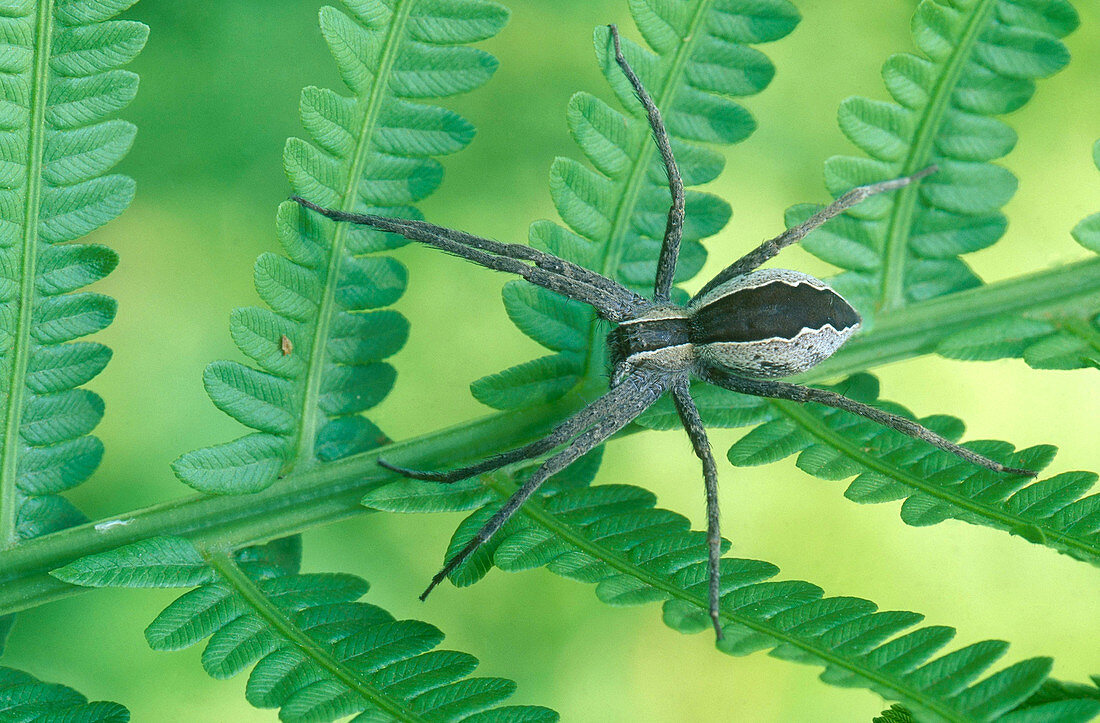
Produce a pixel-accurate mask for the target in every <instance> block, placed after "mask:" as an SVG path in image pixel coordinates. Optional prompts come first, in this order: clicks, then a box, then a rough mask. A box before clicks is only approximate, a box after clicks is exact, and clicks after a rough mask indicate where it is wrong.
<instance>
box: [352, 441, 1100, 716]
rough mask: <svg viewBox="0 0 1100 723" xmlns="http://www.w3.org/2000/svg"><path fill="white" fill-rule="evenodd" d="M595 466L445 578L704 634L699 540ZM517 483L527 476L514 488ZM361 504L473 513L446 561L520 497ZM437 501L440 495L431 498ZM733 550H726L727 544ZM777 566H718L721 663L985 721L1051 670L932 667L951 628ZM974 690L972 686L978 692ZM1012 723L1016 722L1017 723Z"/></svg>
mask: <svg viewBox="0 0 1100 723" xmlns="http://www.w3.org/2000/svg"><path fill="white" fill-rule="evenodd" d="M597 463H598V460H591V461H590V464H588V465H586V466H585V468H584V469H582V470H568V471H569V472H570V474H569V475H567V476H564V477H563V476H561V475H559V476H558V477H557V478H554V479H553V480H551V482H549V483H547V485H545V486H544V488H543V490H540V493H539V495H538V498H537V500H533V501H529V502H528V503H527V504H526V505H525V506H524V507H523V508H521V511H520V513H518V514H517V515H516V516H515V517H513V518H512V520H510V521H509V523H508V524H507V525H506V526H505V527H504V528H503V529H502V530H501V531H500V532H499V533H498V534H497V535H496V536H495V537H494V538H493V539H492V540H490V541H489V542H488V543H486V544H485V545H484V546H483V547H482V548H481V549H480V550H479V551H478V552H477V553H475V555H473V556H471V558H470V559H469V560H467V561H466V563H464V564H463V565H462V566H460V567H459V568H458V569H457V570H456V571H455V574H454V575H453V576H452V581H453V582H455V584H457V585H468V584H472V583H473V582H476V581H477V580H479V579H480V578H481V577H483V576H484V575H485V574H486V573H487V572H488V570H489V569H490V568H491V567H492V566H493V565H495V566H497V567H499V568H501V569H504V570H508V571H519V570H525V569H529V568H534V567H546V568H547V569H549V570H550V571H551V572H554V573H555V574H557V575H561V576H563V577H567V578H570V579H573V580H578V581H580V582H585V583H589V584H594V585H595V586H596V595H597V596H598V597H599V598H600V599H601V600H602V601H604V602H606V603H608V604H610V605H639V604H643V603H650V602H661V603H662V604H663V618H664V621H665V623H666V624H667V625H668V626H669V627H671V628H673V629H675V630H678V631H680V632H683V633H698V632H701V631H704V630H709V628H710V623H709V618H708V615H707V584H708V574H707V563H706V545H705V542H704V540H705V533H703V532H696V531H692V530H690V526H689V523H688V520H687V519H686V518H684V517H682V516H681V515H678V514H676V513H675V512H671V511H669V510H664V509H661V508H658V507H656V506H655V502H656V500H655V498H654V496H653V494H652V493H650V492H649V491H647V490H644V489H641V488H638V487H633V486H630V485H599V486H595V487H589V486H587V483H588V482H589V481H590V479H591V476H592V475H593V474H594V473H595V468H596V466H597ZM519 482H520V483H521V482H522V479H521V480H519ZM393 485H394V486H397V488H398V489H396V490H391V489H389V486H384V487H381V488H379V489H378V490H376V491H374V492H372V493H370V494H368V495H367V496H366V498H365V499H364V504H366V505H367V506H369V507H375V508H379V509H386V510H395V511H403V510H405V509H410V505H409V501H410V500H415V502H414V503H413V505H412V508H420V509H436V510H442V509H470V508H471V507H476V509H475V511H474V512H473V514H471V515H470V516H469V517H467V518H466V519H465V520H464V521H463V522H462V523H461V524H460V525H459V527H458V529H457V530H456V532H455V535H454V537H453V538H452V540H451V544H450V547H449V549H448V551H447V557H450V556H451V555H453V554H455V553H456V552H457V551H458V550H459V549H461V548H462V547H463V546H464V545H465V544H466V543H467V542H468V541H469V540H470V539H471V538H472V536H473V535H474V533H475V532H476V531H477V529H478V528H479V527H480V525H481V524H482V522H484V520H485V519H486V518H487V516H489V515H491V514H493V513H494V512H495V511H496V510H497V509H498V508H499V506H500V505H501V504H502V503H503V501H504V500H505V499H507V498H508V497H509V496H510V495H511V493H512V492H513V491H514V490H515V489H516V486H517V482H516V481H513V480H512V479H510V478H509V477H508V476H506V475H492V476H490V477H489V478H487V482H486V484H485V486H483V487H482V490H483V492H482V494H484V497H482V498H480V499H473V498H472V497H470V498H466V499H461V500H456V499H455V498H454V497H453V496H452V495H453V493H452V492H450V491H448V490H440V489H439V488H440V485H433V484H432V483H428V482H416V481H410V480H399V481H397V482H395V483H393ZM433 494H434V495H435V497H434V498H433V497H432V496H433ZM726 547H727V548H728V543H726ZM778 573H779V570H778V568H776V567H775V566H774V565H771V564H769V563H766V562H761V561H758V560H746V559H737V558H724V559H723V562H722V585H723V595H722V608H721V616H722V621H723V632H724V633H725V639H724V640H722V641H719V643H718V647H719V649H721V650H722V651H723V652H726V653H728V654H730V655H746V654H749V653H752V652H756V651H759V650H768V651H770V652H771V654H772V655H773V656H775V657H779V658H782V659H784V660H791V661H795V662H801V663H813V664H817V665H823V666H824V667H825V670H824V672H823V673H822V675H821V678H822V680H824V681H825V682H827V683H830V684H833V685H839V686H845V687H852V686H859V687H865V688H869V689H871V690H873V691H875V692H877V693H879V694H881V695H883V696H884V697H886V698H888V699H892V700H900V701H902V702H904V703H905V704H906V705H907V706H909V707H910V708H911V709H912V710H914V711H918V712H919V714H920V715H921V716H922V718H921V719H922V720H925V719H927V720H934V721H941V720H944V721H972V720H993V719H996V718H997V716H999V715H1001V714H1004V713H1007V712H1008V711H1010V710H1012V709H1013V708H1014V707H1016V706H1017V705H1019V704H1021V703H1022V702H1024V701H1026V700H1027V699H1028V698H1029V697H1030V696H1032V695H1033V694H1034V693H1035V692H1036V691H1037V690H1039V689H1040V686H1041V685H1042V684H1043V682H1044V680H1045V679H1046V676H1047V673H1048V672H1049V669H1050V661H1049V659H1045V658H1032V659H1029V660H1024V661H1021V662H1019V663H1016V664H1014V665H1011V666H1008V667H1006V668H1003V669H1001V670H999V671H997V672H994V673H992V674H989V675H987V676H986V677H985V678H982V679H981V680H978V679H979V677H981V676H982V675H983V674H985V673H986V672H987V671H988V670H989V668H990V666H992V665H993V663H994V662H995V661H996V660H997V659H998V658H1000V657H1001V656H1002V655H1003V654H1004V652H1005V650H1006V648H1007V644H1006V643H1003V642H1000V641H985V642H981V643H976V644H974V645H970V646H966V647H963V648H960V649H958V650H954V651H952V652H950V653H946V654H943V655H940V657H937V658H933V656H934V655H936V654H937V653H939V652H940V651H941V650H942V649H943V648H944V647H945V646H946V645H947V643H948V642H949V641H950V640H951V638H952V637H953V636H954V634H955V631H954V629H952V628H949V627H944V626H928V627H922V628H916V629H912V628H913V626H915V625H916V624H917V623H919V622H920V620H921V617H922V616H920V615H918V614H916V613H911V612H880V611H878V610H877V607H876V606H875V604H874V603H872V602H870V601H867V600H862V599H859V598H849V597H834V598H827V597H823V592H822V590H821V589H820V588H819V587H817V586H815V585H812V584H810V583H807V582H801V581H778V582H777V581H773V580H772V578H773V577H775V576H776V575H777V574H778ZM975 681H976V682H975ZM1075 698H1082V700H1078V701H1076V702H1075V703H1074V706H1075V707H1074V708H1073V709H1072V710H1073V711H1074V712H1075V713H1074V715H1067V716H1066V717H1064V718H1058V720H1065V721H1083V720H1088V719H1089V718H1091V717H1092V716H1094V715H1096V714H1097V713H1100V700H1089V699H1087V697H1086V696H1075ZM1021 720H1023V719H1022V718H1021Z"/></svg>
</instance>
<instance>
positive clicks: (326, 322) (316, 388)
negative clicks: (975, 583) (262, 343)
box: [294, 0, 416, 465]
mask: <svg viewBox="0 0 1100 723" xmlns="http://www.w3.org/2000/svg"><path fill="white" fill-rule="evenodd" d="M415 2H416V0H397V7H396V9H395V10H394V11H393V15H392V16H391V17H390V25H389V28H388V30H387V31H386V40H385V42H384V43H383V45H382V52H381V53H380V54H379V59H378V68H377V70H376V71H375V73H374V79H373V83H372V85H371V90H370V94H369V95H368V96H367V107H366V110H365V111H364V113H363V125H362V127H361V128H360V130H359V137H358V138H357V139H356V141H355V151H354V153H353V156H352V163H351V168H350V169H349V171H348V178H347V185H346V186H345V187H344V194H343V197H342V198H341V201H340V205H339V209H340V210H342V211H348V212H351V211H355V200H356V196H357V194H358V188H359V183H360V181H361V180H362V178H361V176H362V175H363V167H364V165H365V164H366V161H367V152H368V151H369V150H370V140H371V138H372V136H373V134H374V129H375V125H376V124H377V122H378V116H379V113H381V110H382V102H383V100H384V99H385V97H386V95H387V91H388V90H389V73H390V69H391V68H392V67H393V63H394V60H395V59H396V57H397V50H398V48H399V47H400V45H401V37H400V35H401V32H402V30H403V29H404V27H405V22H406V21H407V20H408V18H409V13H410V12H411V9H412V6H413V5H414V4H415ZM335 226H336V230H335V232H334V233H333V237H332V249H331V252H330V253H331V255H330V256H329V265H328V275H327V276H326V277H325V280H326V283H325V292H324V295H323V296H322V297H321V303H320V305H319V306H318V309H317V324H316V326H315V327H314V330H313V340H312V345H313V346H312V347H311V349H312V353H311V354H310V359H309V367H308V368H307V370H306V388H305V393H304V394H303V395H302V408H301V414H300V418H301V424H300V426H299V431H298V443H297V445H296V450H295V452H296V453H295V457H294V460H295V462H294V463H295V465H298V464H301V463H303V462H304V463H306V464H307V465H308V464H316V463H317V459H316V456H315V454H314V448H315V446H316V439H317V431H318V427H319V424H320V416H321V412H320V409H319V408H318V400H319V399H320V396H321V382H322V380H323V377H324V368H325V359H326V358H327V346H328V344H327V342H328V338H329V331H330V329H331V328H332V317H333V315H334V306H335V303H336V302H335V300H336V287H337V284H338V282H339V279H340V271H341V264H342V262H343V259H344V245H345V244H346V242H347V237H348V234H349V233H351V231H350V228H351V225H350V224H346V223H338V224H335Z"/></svg>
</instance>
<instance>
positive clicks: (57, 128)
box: [0, 0, 148, 547]
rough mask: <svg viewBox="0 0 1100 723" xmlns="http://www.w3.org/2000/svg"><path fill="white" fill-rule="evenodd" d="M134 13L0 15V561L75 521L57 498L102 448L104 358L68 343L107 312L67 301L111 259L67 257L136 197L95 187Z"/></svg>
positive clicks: (112, 181)
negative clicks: (126, 17)
mask: <svg viewBox="0 0 1100 723" xmlns="http://www.w3.org/2000/svg"><path fill="white" fill-rule="evenodd" d="M133 2H134V0H112V1H111V2H102V1H95V0H74V1H73V2H66V3H54V2H47V1H46V0H40V1H39V2H34V1H33V0H20V1H19V2H14V3H7V4H6V7H5V8H4V9H3V10H2V11H0V37H2V38H3V40H2V41H0V57H3V62H2V63H0V81H2V82H0V215H2V217H3V220H0V257H2V264H3V267H4V269H5V272H4V275H3V282H2V291H0V305H2V307H3V323H2V333H0V402H2V409H3V417H2V418H0V427H2V428H3V447H2V449H0V459H2V464H0V547H7V546H11V545H14V544H15V543H17V542H18V541H19V540H21V539H26V538H30V537H35V536H38V535H42V534H45V533H48V532H52V531H54V530H58V529H61V528H64V527H69V526H71V525H73V524H77V523H79V522H83V521H84V519H85V518H84V516H83V515H82V514H81V513H80V512H79V511H78V510H77V509H76V508H75V507H73V505H72V504H71V503H69V502H68V501H67V500H65V498H63V497H61V496H60V494H59V493H60V492H64V491H65V490H67V489H70V488H72V487H75V486H76V485H78V484H80V483H81V482H83V481H84V480H86V479H87V478H88V477H89V476H90V475H91V474H92V472H93V471H94V470H95V468H96V467H97V466H98V465H99V461H100V458H101V457H102V455H103V445H102V444H101V443H100V441H99V440H98V439H96V438H95V437H92V436H90V434H89V433H90V432H91V431H92V429H93V428H94V427H95V426H96V424H98V423H99V420H100V418H101V417H102V416H103V400H101V399H100V398H99V397H98V396H97V395H96V394H94V393H93V392H90V391H88V390H87V389H82V388H80V387H81V385H83V384H85V383H87V382H88V381H89V380H91V379H92V377H94V376H95V375H96V374H98V373H99V372H100V371H102V369H103V368H104V367H105V366H106V364H107V361H108V360H109V359H110V358H111V351H110V349H108V348H107V347H105V346H103V345H102V344H98V343H95V342H75V341H74V340H75V339H78V338H80V337H82V336H86V335H88V334H92V333H94V332H96V331H100V330H101V329H103V328H104V327H106V326H107V325H108V324H110V323H111V321H112V319H113V318H114V314H115V301H114V299H111V298H109V297H106V296H103V295H101V294H95V293H88V292H81V293H73V292H76V291H77V290H78V289H80V288H81V287H84V286H86V285H88V284H90V283H92V282H93V281H97V280H98V279H101V278H103V277H104V276H106V275H107V274H109V273H110V272H111V271H112V270H113V269H114V268H115V266H116V265H117V263H118V257H117V256H116V254H115V252H114V251H112V250H111V249H109V248H106V247H104V246H100V245H96V244H78V243H70V242H72V241H74V240H76V239H78V238H80V237H81V236H84V235H86V234H88V233H90V232H91V231H93V230H95V229H96V228H99V227H100V226H102V225H104V224H105V223H107V222H108V221H110V220H112V219H113V218H115V217H116V216H118V215H119V214H120V213H122V211H123V210H124V209H125V208H126V207H127V206H128V205H129V203H130V201H131V200H132V199H133V196H134V182H133V181H132V180H131V179H129V178H127V177H126V176H120V175H106V174H107V172H108V171H109V170H110V169H111V167H113V166H114V165H115V164H116V163H118V162H119V160H121V158H122V157H123V156H124V155H125V154H126V152H127V151H128V150H129V149H130V145H131V143H132V142H133V139H134V133H135V129H134V126H133V125H131V124H129V123H126V122H125V121H120V120H105V118H107V117H108V116H110V115H112V114H114V113H115V112H117V111H118V110H120V109H122V108H123V107H125V106H126V105H127V104H128V103H129V102H130V101H131V100H132V99H133V97H134V94H135V93H136V91H137V83H138V79H137V76H136V75H134V74H133V73H130V72H127V71H125V70H120V69H119V68H120V66H123V65H125V64H127V63H128V62H130V61H131V60H133V58H134V57H135V56H136V55H137V54H138V53H139V52H140V51H141V49H142V47H143V46H144V45H145V39H146V37H147V35H148V28H146V27H145V26H144V25H142V24H141V23H136V22H131V21H119V20H111V18H112V17H113V16H114V15H116V14H117V13H119V12H122V11H123V10H124V9H126V8H127V7H129V6H130V5H132V4H133Z"/></svg>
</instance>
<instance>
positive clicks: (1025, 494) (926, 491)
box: [638, 374, 1100, 565]
mask: <svg viewBox="0 0 1100 723" xmlns="http://www.w3.org/2000/svg"><path fill="white" fill-rule="evenodd" d="M830 388H831V389H833V390H834V391H837V392H839V393H841V394H844V395H845V396H848V397H851V398H853V399H857V400H859V401H862V402H865V403H867V404H872V405H874V406H879V407H882V408H884V409H887V410H889V411H891V412H893V413H895V414H902V415H904V416H907V417H909V418H913V417H912V414H911V413H910V412H909V411H908V410H906V409H905V408H904V407H901V406H900V405H897V404H893V403H889V402H885V401H883V400H880V399H879V397H878V380H877V379H876V378H875V377H874V376H872V375H871V374H857V375H854V376H852V377H849V378H848V379H847V380H845V381H843V382H841V383H839V384H837V385H835V386H833V387H830ZM692 393H693V395H695V397H696V398H697V399H698V405H699V409H700V412H701V413H702V414H703V415H704V416H703V418H704V419H705V420H706V421H707V424H708V425H709V426H717V427H743V426H748V425H758V426H756V427H755V428H754V429H752V430H751V431H749V432H748V434H746V435H745V436H744V437H742V438H741V439H740V440H738V441H737V442H736V443H735V444H734V445H733V446H732V447H731V448H730V450H729V453H728V454H727V456H728V458H729V461H730V462H731V463H732V464H734V465H736V466H740V467H744V466H754V465H761V464H768V463H771V462H775V461H778V460H780V459H784V458H786V457H789V456H791V455H793V454H797V455H798V461H797V465H798V467H799V468H800V469H802V470H803V471H805V472H808V473H809V474H812V475H814V476H815V477H818V478H820V479H827V480H843V479H848V478H851V477H855V479H854V480H852V482H851V484H849V485H848V489H847V490H846V491H845V493H844V495H845V497H847V498H848V499H850V500H852V501H854V502H859V503H877V502H894V501H898V500H904V503H903V504H902V506H901V518H902V520H903V521H904V522H905V523H906V524H910V525H914V526H925V525H933V524H936V523H938V522H942V521H944V520H946V519H957V520H963V521H965V522H969V523H972V524H977V525H984V526H988V527H994V528H996V529H1000V530H1005V531H1007V532H1010V533H1011V534H1014V535H1019V536H1021V537H1024V538H1025V539H1027V540H1030V541H1031V542H1034V543H1037V544H1041V545H1046V546H1047V547H1051V548H1053V549H1055V550H1058V551H1059V552H1063V553H1065V554H1067V555H1070V556H1072V557H1075V558H1077V559H1079V560H1085V561H1087V562H1090V563H1092V564H1094V565H1100V493H1093V494H1091V495H1087V496H1084V495H1085V494H1086V493H1087V492H1088V491H1089V490H1090V489H1092V487H1093V486H1094V484H1095V482H1096V479H1097V475H1096V473H1094V472H1065V473H1062V474H1058V475H1055V476H1053V477H1049V478H1047V479H1042V480H1030V479H1026V478H1022V477H1015V476H1008V475H1004V474H998V473H996V472H991V471H989V470H985V469H981V468H978V467H975V466H974V465H972V464H968V463H967V462H964V461H962V460H960V459H958V458H957V457H954V456H953V455H950V454H947V453H946V452H942V451H940V450H938V449H936V448H934V447H932V446H930V445H928V444H927V443H925V442H922V441H920V440H916V439H913V438H911V437H907V436H905V435H903V434H900V433H898V432H895V431H893V430H891V429H887V428H885V427H883V426H881V425H878V424H875V423H874V422H871V421H870V420H867V419H864V418H863V417H858V416H856V415H853V414H849V413H847V412H843V411H840V410H837V409H832V408H828V407H822V406H820V405H816V404H795V403H791V402H777V401H773V400H766V399H761V398H760V397H751V396H745V395H741V394H736V393H734V392H729V391H726V390H724V389H717V388H715V387H711V386H699V387H697V388H695V389H693V392H692ZM919 421H920V423H921V424H923V425H925V426H926V427H928V428H930V429H932V430H934V431H936V432H938V433H939V434H941V435H942V436H944V437H947V438H948V439H950V440H952V441H958V440H959V438H960V437H961V436H962V433H963V429H964V425H963V423H962V421H961V420H959V419H957V418H955V417H952V416H948V415H934V416H930V417H925V418H923V419H921V420H919ZM638 422H639V423H640V424H642V425H643V426H646V427H649V428H653V429H673V428H675V427H678V426H679V420H678V418H677V417H676V411H675V409H674V408H673V407H672V404H671V403H670V402H669V401H668V400H661V401H660V402H658V404H656V405H654V407H653V408H652V409H651V410H650V411H649V412H647V413H646V414H645V415H643V416H642V417H640V418H639V419H638ZM964 446H966V447H968V448H971V449H974V450H975V451H977V452H980V453H981V454H984V455H986V456H989V457H992V458H993V459H996V460H998V461H1001V462H1004V463H1006V464H1010V465H1012V466H1016V467H1023V468H1025V469H1032V470H1037V471H1038V470H1041V469H1043V468H1044V467H1046V466H1047V465H1048V464H1050V461H1051V459H1052V458H1053V457H1054V452H1055V448H1054V447H1052V446H1050V445H1038V446H1036V447H1029V448H1027V449H1021V450H1014V449H1013V447H1012V445H1011V444H1009V443H1008V442H1000V441H993V440H983V441H974V442H968V443H966V444H965V445H964Z"/></svg>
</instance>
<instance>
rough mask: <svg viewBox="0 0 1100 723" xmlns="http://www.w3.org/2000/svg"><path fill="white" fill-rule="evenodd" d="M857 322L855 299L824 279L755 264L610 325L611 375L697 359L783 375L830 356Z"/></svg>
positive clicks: (678, 366) (685, 365)
mask: <svg viewBox="0 0 1100 723" xmlns="http://www.w3.org/2000/svg"><path fill="white" fill-rule="evenodd" d="M859 325H860V317H859V314H858V313H857V312H856V310H855V309H853V308H852V305H851V304H849V303H848V302H847V301H846V300H845V299H844V297H842V296H841V295H840V294H838V293H837V292H835V291H833V290H832V289H831V288H829V286H828V285H826V284H825V283H824V282H823V281H821V280H819V279H816V278H814V277H813V276H810V275H809V274H804V273H801V272H798V271H790V270H787V269H765V270H762V271H753V272H750V273H747V274H744V275H742V276H736V277H734V278H732V279H730V280H729V281H726V282H725V283H722V284H720V285H719V286H717V287H715V288H714V289H712V290H709V291H707V292H706V293H704V294H702V295H700V296H697V297H696V298H695V299H692V301H691V302H690V303H689V304H688V305H687V306H675V305H658V306H654V307H652V308H651V309H648V310H646V311H645V312H643V313H641V314H639V315H638V316H636V317H635V318H633V319H628V320H626V321H624V322H622V323H621V324H620V325H619V326H617V327H616V328H615V329H613V330H612V331H611V333H610V334H608V336H607V344H608V351H609V354H610V359H611V365H612V377H611V382H612V386H615V385H617V384H618V383H619V382H620V381H622V380H623V379H626V378H627V377H629V376H630V375H631V374H632V373H634V372H635V371H638V370H653V371H666V372H669V373H677V372H685V371H691V370H693V369H694V368H695V366H696V365H697V364H705V365H708V366H710V367H720V368H723V369H728V370H729V371H731V372H734V373H736V374H739V375H742V376H746V377H751V378H755V379H769V378H777V377H786V376H790V375H792V374H797V373H799V372H803V371H806V370H807V369H809V368H811V367H813V366H815V365H817V364H819V363H820V362H822V361H824V360H825V359H827V358H828V357H830V356H832V354H833V353H834V352H836V350H837V349H839V348H840V347H841V345H842V344H844V342H845V341H847V340H848V338H849V337H850V336H851V335H852V334H854V333H855V332H856V330H858V329H859Z"/></svg>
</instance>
